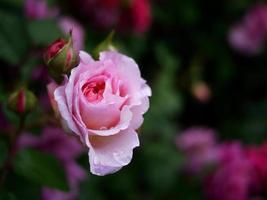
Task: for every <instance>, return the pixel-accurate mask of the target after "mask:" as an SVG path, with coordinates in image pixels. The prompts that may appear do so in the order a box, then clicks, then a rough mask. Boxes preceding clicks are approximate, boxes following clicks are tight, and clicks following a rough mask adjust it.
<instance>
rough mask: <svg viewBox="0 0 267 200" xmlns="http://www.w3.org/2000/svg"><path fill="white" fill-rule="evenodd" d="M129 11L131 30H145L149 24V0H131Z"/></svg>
mask: <svg viewBox="0 0 267 200" xmlns="http://www.w3.org/2000/svg"><path fill="white" fill-rule="evenodd" d="M131 11H132V12H131V16H132V20H133V30H134V31H135V32H137V33H144V32H147V31H148V29H149V27H150V25H151V7H150V2H149V0H133V1H132V6H131Z"/></svg>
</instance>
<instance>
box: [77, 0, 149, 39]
mask: <svg viewBox="0 0 267 200" xmlns="http://www.w3.org/2000/svg"><path fill="white" fill-rule="evenodd" d="M72 4H73V6H74V7H75V8H76V10H77V11H78V14H79V15H81V16H83V17H84V18H86V19H87V20H90V21H91V22H92V23H93V24H94V25H95V26H96V27H99V28H105V29H111V28H116V29H117V30H118V31H123V32H134V33H138V34H142V33H144V32H147V31H148V30H149V28H150V25H151V6H150V1H149V0H132V1H120V0H72Z"/></svg>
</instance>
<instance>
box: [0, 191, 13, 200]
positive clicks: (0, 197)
mask: <svg viewBox="0 0 267 200" xmlns="http://www.w3.org/2000/svg"><path fill="white" fill-rule="evenodd" d="M16 199H17V198H16V197H15V195H14V194H12V193H10V192H6V191H4V192H3V191H1V193H0V200H16Z"/></svg>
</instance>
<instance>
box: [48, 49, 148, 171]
mask: <svg viewBox="0 0 267 200" xmlns="http://www.w3.org/2000/svg"><path fill="white" fill-rule="evenodd" d="M49 92H50V93H51V94H50V96H52V97H53V96H54V99H55V101H56V103H57V107H58V112H59V113H60V115H61V117H62V120H63V124H64V125H66V126H67V127H68V128H69V129H70V130H71V131H73V132H74V133H75V134H76V135H77V136H79V138H80V140H81V141H82V142H83V143H84V144H86V145H87V147H88V148H89V153H88V155H89V162H90V169H91V172H92V173H93V174H96V175H106V174H109V173H114V172H116V171H118V170H119V169H121V168H122V167H123V166H125V165H127V164H129V162H130V161H131V159H132V154H133V149H134V148H135V147H137V146H139V139H138V135H137V132H136V130H137V129H138V128H139V127H140V126H141V125H142V123H143V114H144V113H145V112H146V111H147V110H148V108H149V99H148V97H149V96H151V89H150V88H149V86H148V85H147V84H146V81H145V80H144V79H142V78H141V75H140V71H139V68H138V65H137V64H136V63H135V61H134V60H133V59H131V58H129V57H127V56H125V55H123V54H120V53H118V52H112V51H106V52H102V53H100V59H99V60H97V61H95V60H93V59H92V58H91V56H90V55H89V54H87V53H85V52H83V51H81V52H80V64H79V65H78V66H77V67H76V68H74V69H72V71H71V74H70V77H69V79H68V78H67V77H65V81H64V82H63V83H62V85H59V86H58V87H57V88H56V89H55V90H54V92H53V90H49Z"/></svg>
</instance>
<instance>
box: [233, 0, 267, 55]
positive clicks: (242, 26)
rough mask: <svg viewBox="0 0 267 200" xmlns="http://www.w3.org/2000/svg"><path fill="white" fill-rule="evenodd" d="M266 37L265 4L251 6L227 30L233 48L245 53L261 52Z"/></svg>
mask: <svg viewBox="0 0 267 200" xmlns="http://www.w3.org/2000/svg"><path fill="white" fill-rule="evenodd" d="M266 39H267V4H264V3H261V4H258V5H256V6H255V7H253V8H252V9H251V10H250V11H249V12H248V14H247V15H246V16H245V17H244V19H243V20H242V21H241V22H238V23H236V24H235V25H234V26H233V27H232V28H231V29H230V32H229V42H230V44H231V45H232V46H233V48H235V49H237V50H238V51H240V52H241V53H245V54H250V55H251V54H252V55H253V54H258V53H261V51H262V50H263V47H264V43H265V42H266Z"/></svg>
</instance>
